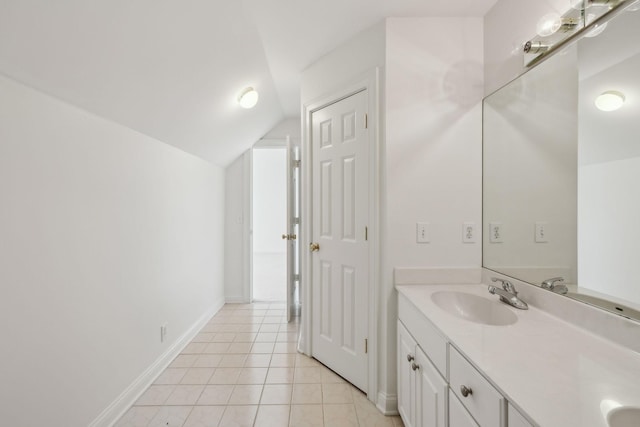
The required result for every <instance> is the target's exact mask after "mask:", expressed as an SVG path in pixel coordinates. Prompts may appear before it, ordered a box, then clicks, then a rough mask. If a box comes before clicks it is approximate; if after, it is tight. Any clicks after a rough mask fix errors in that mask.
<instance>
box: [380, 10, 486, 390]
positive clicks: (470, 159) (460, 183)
mask: <svg viewBox="0 0 640 427" xmlns="http://www.w3.org/2000/svg"><path fill="white" fill-rule="evenodd" d="M482 61H483V46H482V19H480V18H392V19H387V21H386V66H385V67H386V104H385V110H386V136H385V141H386V142H385V149H386V153H385V154H386V156H385V162H384V164H385V165H386V166H385V168H386V173H385V174H386V196H385V199H386V201H385V213H384V214H383V215H384V216H385V217H386V221H385V227H386V229H385V236H384V240H385V242H384V243H383V245H382V247H383V248H384V252H383V260H384V262H383V266H384V270H383V275H382V281H383V283H382V292H381V301H383V304H382V307H381V316H382V318H383V319H385V320H384V327H385V328H386V330H385V331H383V335H384V334H386V337H384V336H383V337H382V340H381V342H380V348H381V349H383V353H384V354H382V355H381V362H383V369H384V370H385V371H384V372H383V375H386V380H385V381H383V382H382V383H381V384H384V385H385V386H386V388H387V391H388V393H395V388H396V371H395V369H396V368H395V364H396V357H395V339H396V329H395V328H396V326H395V321H396V318H397V302H396V293H395V291H394V290H393V268H395V267H416V268H421V267H479V266H480V264H481V244H480V242H481V239H480V235H479V234H478V240H477V243H472V244H469V243H467V244H465V243H462V224H463V222H466V221H471V222H474V223H475V224H476V226H477V227H476V230H477V231H478V233H479V232H480V230H481V220H482V219H481V183H482V170H481V167H482V138H481V135H482V127H481V126H482V120H481V119H482V117H481V116H482V114H481V113H482V112H481V101H482V94H483V78H482V70H483V66H482ZM418 221H421V222H429V223H430V224H431V226H430V234H431V243H429V244H417V243H416V222H418Z"/></svg>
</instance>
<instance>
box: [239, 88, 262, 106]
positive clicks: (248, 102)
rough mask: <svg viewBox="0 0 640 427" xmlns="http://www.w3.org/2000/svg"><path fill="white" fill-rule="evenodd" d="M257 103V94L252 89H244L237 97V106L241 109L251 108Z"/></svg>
mask: <svg viewBox="0 0 640 427" xmlns="http://www.w3.org/2000/svg"><path fill="white" fill-rule="evenodd" d="M257 103H258V92H257V91H256V90H255V89H254V88H252V87H248V88H246V89H244V90H243V91H242V92H241V93H240V95H239V96H238V104H240V106H241V107H242V108H253V107H255V106H256V104H257Z"/></svg>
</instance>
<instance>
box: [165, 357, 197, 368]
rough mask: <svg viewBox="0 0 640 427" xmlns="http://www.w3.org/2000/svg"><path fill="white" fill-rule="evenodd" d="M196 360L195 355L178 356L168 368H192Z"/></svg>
mask: <svg viewBox="0 0 640 427" xmlns="http://www.w3.org/2000/svg"><path fill="white" fill-rule="evenodd" d="M197 359H198V356H197V355H193V354H179V355H178V356H177V357H176V358H175V359H173V361H172V362H171V364H170V365H169V367H170V368H190V367H192V366H193V364H194V363H195V361H196V360H197Z"/></svg>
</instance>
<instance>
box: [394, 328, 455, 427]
mask: <svg viewBox="0 0 640 427" xmlns="http://www.w3.org/2000/svg"><path fill="white" fill-rule="evenodd" d="M443 345H444V346H446V343H444V342H443ZM447 393H448V386H447V382H446V381H445V379H444V378H443V377H442V376H441V375H440V373H439V372H438V370H437V368H436V367H435V366H434V365H433V364H432V363H431V361H430V360H429V358H428V357H427V355H426V354H425V352H424V351H423V350H422V348H421V347H420V345H419V344H418V343H417V342H416V340H415V339H414V337H413V336H412V335H411V333H410V332H409V331H408V330H407V328H406V327H405V326H404V325H403V324H402V322H401V321H398V411H399V412H400V416H401V417H402V420H403V421H404V424H405V426H406V427H446V419H447V414H446V411H447V398H448V396H447Z"/></svg>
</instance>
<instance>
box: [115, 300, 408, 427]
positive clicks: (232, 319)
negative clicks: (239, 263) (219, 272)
mask: <svg viewBox="0 0 640 427" xmlns="http://www.w3.org/2000/svg"><path fill="white" fill-rule="evenodd" d="M297 337H298V323H287V320H286V317H285V305H284V304H282V303H254V304H227V305H225V306H224V307H223V308H222V310H220V311H219V312H218V313H217V314H216V315H215V316H214V317H213V318H212V319H211V320H210V321H209V322H208V323H207V325H206V326H205V327H204V328H202V330H201V331H200V333H199V334H198V335H197V336H196V337H195V338H194V339H193V341H192V342H191V343H190V344H188V345H187V347H186V348H185V349H184V351H183V352H182V353H181V354H180V355H178V357H176V359H175V360H173V362H172V363H171V364H170V365H169V367H168V368H167V369H166V370H165V371H164V372H163V373H162V374H161V375H160V376H159V377H158V379H157V380H156V381H155V383H154V384H153V385H151V386H150V387H149V388H148V389H147V390H146V391H145V392H144V393H143V394H142V396H140V398H139V399H138V401H137V402H136V403H135V404H134V406H132V407H131V408H130V409H129V410H128V411H127V412H126V413H125V414H124V416H123V417H122V418H121V419H120V420H119V421H118V422H117V423H116V427H142V426H145V427H146V426H158V427H160V426H163V427H167V426H170V427H226V426H249V427H251V426H254V427H266V426H270V427H271V426H273V427H286V426H293V427H306V426H326V427H341V426H366V427H376V426H380V427H402V425H403V424H402V421H401V420H400V418H399V417H385V416H383V415H382V414H380V412H379V411H378V410H377V409H376V408H375V406H374V405H373V404H372V403H371V402H369V401H368V400H367V398H366V396H365V395H364V394H363V393H362V392H361V391H359V390H358V389H356V388H355V387H353V386H352V385H351V384H349V383H348V382H346V381H345V380H343V379H342V378H341V377H339V376H338V375H336V374H335V373H334V372H333V371H331V370H330V369H328V368H326V367H325V366H324V365H322V364H320V363H319V362H317V361H316V360H314V359H311V358H309V357H307V356H305V355H302V354H299V353H297V352H296V341H297Z"/></svg>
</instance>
